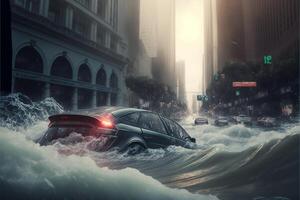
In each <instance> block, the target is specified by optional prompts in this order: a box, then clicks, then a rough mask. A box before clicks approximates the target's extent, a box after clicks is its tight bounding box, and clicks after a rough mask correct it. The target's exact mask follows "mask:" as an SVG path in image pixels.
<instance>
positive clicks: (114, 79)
mask: <svg viewBox="0 0 300 200" xmlns="http://www.w3.org/2000/svg"><path fill="white" fill-rule="evenodd" d="M109 86H110V87H111V88H114V89H117V88H118V77H117V75H116V74H115V73H114V72H113V73H112V74H111V75H110V81H109Z"/></svg>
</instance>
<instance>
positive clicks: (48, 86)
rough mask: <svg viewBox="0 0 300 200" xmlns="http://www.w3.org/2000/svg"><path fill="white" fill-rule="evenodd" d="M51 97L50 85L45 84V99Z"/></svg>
mask: <svg viewBox="0 0 300 200" xmlns="http://www.w3.org/2000/svg"><path fill="white" fill-rule="evenodd" d="M47 97H50V83H45V91H44V98H47Z"/></svg>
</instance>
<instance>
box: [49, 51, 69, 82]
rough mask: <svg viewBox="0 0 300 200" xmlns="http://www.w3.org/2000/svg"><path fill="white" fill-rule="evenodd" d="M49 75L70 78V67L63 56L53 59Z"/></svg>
mask: <svg viewBox="0 0 300 200" xmlns="http://www.w3.org/2000/svg"><path fill="white" fill-rule="evenodd" d="M51 75H52V76H59V77H63V78H67V79H72V67H71V64H70V63H69V61H68V60H67V59H66V58H65V57H64V56H59V57H57V58H56V59H55V61H54V62H53V64H52V67H51Z"/></svg>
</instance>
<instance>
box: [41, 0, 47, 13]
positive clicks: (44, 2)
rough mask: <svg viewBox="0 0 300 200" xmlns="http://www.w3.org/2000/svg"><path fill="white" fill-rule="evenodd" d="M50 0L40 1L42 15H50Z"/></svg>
mask: <svg viewBox="0 0 300 200" xmlns="http://www.w3.org/2000/svg"><path fill="white" fill-rule="evenodd" d="M48 10H49V0H42V1H40V15H42V16H44V17H48Z"/></svg>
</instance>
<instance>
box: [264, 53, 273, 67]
mask: <svg viewBox="0 0 300 200" xmlns="http://www.w3.org/2000/svg"><path fill="white" fill-rule="evenodd" d="M264 64H265V65H271V64H272V56H270V55H266V56H264Z"/></svg>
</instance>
